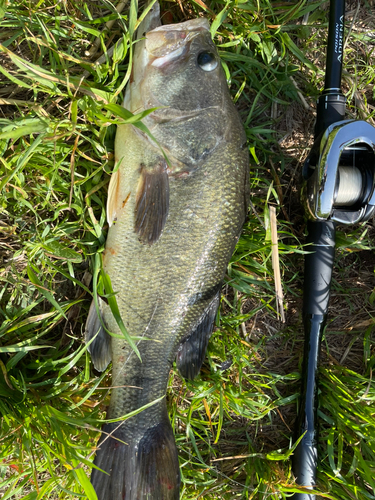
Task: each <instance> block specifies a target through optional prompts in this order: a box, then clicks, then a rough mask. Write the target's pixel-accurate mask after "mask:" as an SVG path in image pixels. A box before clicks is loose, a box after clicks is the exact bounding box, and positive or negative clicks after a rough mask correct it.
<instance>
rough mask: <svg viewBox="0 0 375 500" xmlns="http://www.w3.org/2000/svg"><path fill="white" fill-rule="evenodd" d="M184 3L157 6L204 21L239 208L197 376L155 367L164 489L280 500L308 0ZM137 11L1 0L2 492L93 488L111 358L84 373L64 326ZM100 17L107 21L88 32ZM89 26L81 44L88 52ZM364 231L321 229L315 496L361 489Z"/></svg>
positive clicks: (356, 79) (193, 495)
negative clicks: (275, 244)
mask: <svg viewBox="0 0 375 500" xmlns="http://www.w3.org/2000/svg"><path fill="white" fill-rule="evenodd" d="M370 3H371V2H369V4H368V3H366V2H365V3H364V5H363V6H361V8H360V9H359V10H357V4H353V5H351V4H349V5H348V20H347V28H350V26H351V25H352V29H351V37H350V40H349V41H348V44H347V46H346V56H345V61H346V66H345V72H344V82H343V87H344V91H345V92H346V93H347V96H348V112H349V115H350V116H354V117H361V118H363V117H365V118H366V119H369V121H370V122H371V120H372V118H373V114H374V109H375V108H374V99H373V81H374V76H375V72H374V69H373V67H374V64H373V62H374V60H373V50H372V48H371V45H369V41H370V40H372V37H373V33H374V29H375V26H374V22H373V19H372V17H371V14H370V12H371V11H370V10H369V9H370ZM183 6H184V13H182V11H181V9H180V6H179V4H178V3H177V2H172V1H170V2H164V3H163V8H164V9H165V10H167V11H169V12H170V14H169V15H170V17H171V18H172V19H173V22H178V21H180V20H182V19H185V17H187V18H191V17H195V16H197V15H201V14H202V13H205V15H207V16H208V17H209V18H210V20H211V21H212V26H213V27H212V32H213V35H214V38H215V42H216V43H217V45H218V47H219V51H220V55H221V57H222V60H223V64H224V68H225V71H226V74H227V78H228V82H229V84H230V88H231V92H232V95H233V98H234V100H235V101H236V104H237V107H238V109H239V111H240V113H241V116H242V119H243V121H244V123H245V126H246V133H247V137H248V144H249V150H250V153H251V169H252V176H251V183H252V185H251V190H252V191H251V192H252V198H251V199H252V205H253V208H252V209H251V210H250V212H249V217H248V219H247V222H246V224H245V226H244V230H243V234H242V236H241V238H240V240H239V243H238V246H237V249H236V252H235V254H234V256H233V258H232V260H231V262H230V265H229V267H228V273H227V279H226V285H225V288H224V289H223V294H222V301H221V307H220V311H219V314H218V318H217V321H216V329H215V332H214V334H213V337H212V339H211V341H210V345H209V352H208V357H207V360H206V362H205V365H204V367H203V370H202V373H201V375H200V376H199V377H198V378H197V379H196V380H195V381H193V382H189V383H187V382H185V381H183V380H181V378H180V377H179V375H178V372H177V371H176V370H173V371H172V373H171V377H170V380H169V387H168V393H167V397H168V405H169V410H170V416H171V419H172V421H173V424H174V429H175V434H176V440H177V444H178V448H179V457H180V464H181V473H182V478H183V486H182V495H181V497H182V498H183V499H184V500H188V499H198V498H204V499H232V498H244V499H250V498H254V499H259V500H261V499H278V498H287V496H288V494H290V493H291V492H292V491H295V486H294V479H293V476H292V473H291V470H290V457H291V454H292V452H293V450H292V443H291V436H292V434H293V432H292V431H293V424H294V420H295V417H296V411H297V401H298V392H299V384H300V381H299V372H300V367H301V362H302V347H303V334H302V330H301V312H300V311H301V304H302V301H301V289H302V268H303V256H302V251H303V250H302V245H301V242H303V230H304V221H303V214H302V209H301V206H300V203H299V198H298V189H299V175H298V174H299V172H300V171H301V167H302V161H303V159H304V158H305V157H306V154H307V151H308V148H309V146H311V142H312V131H313V121H314V112H313V110H314V99H315V97H316V96H317V95H318V92H319V90H320V89H321V88H322V85H323V79H324V53H323V49H324V47H325V37H326V28H327V4H326V3H323V2H302V1H300V2H287V3H271V2H268V1H267V0H258V2H252V1H232V0H228V1H227V2H226V3H224V2H219V1H214V0H213V1H211V2H206V3H203V2H200V1H199V2H198V1H196V2H194V1H192V2H190V3H188V2H183ZM204 11H206V12H204ZM141 13H142V8H139V13H138V14H137V2H136V1H134V0H132V1H131V2H130V8H129V7H126V8H125V9H124V10H123V12H122V13H121V14H118V13H117V12H116V11H115V8H114V5H112V4H111V3H110V2H108V1H105V0H100V1H97V2H87V3H86V2H82V1H81V0H77V1H72V0H68V1H66V2H62V3H56V2H52V1H51V0H46V1H44V0H40V1H39V2H34V3H31V2H26V1H20V2H17V3H15V2H9V3H8V4H7V5H6V4H5V2H4V1H0V44H1V45H0V75H1V76H0V128H1V132H0V150H1V156H0V190H1V194H0V203H1V206H0V259H1V260H0V317H1V326H0V339H1V344H0V368H1V370H0V413H1V420H0V422H1V425H0V492H1V494H2V498H3V500H6V499H17V500H20V499H23V500H36V499H41V498H48V499H57V498H64V499H77V498H88V499H90V500H91V499H95V493H94V492H93V490H92V487H91V485H90V483H89V480H88V477H89V469H90V462H91V460H92V458H93V453H94V451H95V443H96V439H97V437H98V435H99V429H100V427H101V420H102V419H103V418H104V417H105V408H106V405H107V404H108V401H109V395H108V390H107V387H109V386H110V383H111V380H110V371H108V372H107V373H104V374H103V375H101V376H100V377H98V374H97V373H96V372H95V371H94V370H93V369H92V366H91V362H90V359H89V356H88V354H87V352H86V347H85V345H84V342H83V327H84V323H85V319H86V316H87V312H88V307H89V304H90V300H91V292H90V290H91V284H90V278H91V274H93V273H96V272H97V270H98V267H97V261H96V260H95V255H96V254H97V253H100V252H102V250H103V247H104V243H105V237H106V232H107V226H106V220H105V201H106V192H107V187H108V182H109V178H110V172H111V170H112V168H113V166H114V160H113V139H114V133H115V128H116V123H117V122H118V121H119V117H118V116H117V115H116V114H114V113H113V110H115V109H116V108H115V107H113V105H114V104H120V103H121V96H122V95H123V89H124V85H125V83H126V81H127V79H128V78H129V67H128V62H129V53H130V51H131V40H132V38H133V34H134V30H135V29H136V26H137V22H138V21H137V19H138V18H139V15H140V14H141ZM110 20H117V22H116V24H115V25H114V27H113V28H112V29H111V30H109V31H108V32H103V31H102V30H103V27H104V25H105V23H106V22H108V21H110ZM303 20H304V21H303ZM302 21H303V22H302ZM97 37H100V44H99V47H98V52H97V54H96V55H91V56H88V55H87V54H89V53H90V52H89V51H90V50H91V51H93V46H94V43H95V40H96V39H97ZM111 48H113V57H112V56H111V51H110V49H111ZM91 54H92V52H91ZM99 57H101V60H100V63H95V61H96V60H97V59H98V58H99ZM305 105H307V107H306V106H305ZM268 204H273V205H276V206H277V209H278V223H279V251H280V254H281V266H282V269H281V271H282V279H283V288H284V292H285V294H286V309H287V310H286V314H287V322H286V325H282V324H281V323H280V322H279V321H278V319H277V316H276V302H275V292H274V288H273V285H274V283H273V271H272V262H271V241H270V229H269V212H268ZM366 228H367V229H366ZM373 236H374V235H373V229H372V228H371V226H370V225H368V226H364V227H360V228H358V227H357V228H350V229H345V230H344V229H342V231H341V232H340V233H339V235H338V246H339V249H338V252H337V258H336V267H335V273H334V286H333V291H332V301H331V309H330V323H329V325H328V328H327V332H326V335H325V339H324V342H323V345H322V367H321V378H320V380H321V397H320V410H319V411H320V423H321V431H320V441H319V453H320V457H321V462H320V465H319V474H318V482H319V484H318V490H319V491H320V492H321V494H322V496H323V497H325V498H333V499H340V500H342V499H344V500H349V499H352V498H353V499H358V500H365V499H366V500H367V499H371V498H375V484H374V480H373V471H374V468H375V425H374V421H375V420H374V410H373V400H374V394H375V385H374V382H373V380H372V367H373V364H374V359H375V358H374V354H373V325H374V321H373V301H374V294H373V293H372V291H373V289H374V285H373V271H374V260H373V258H372V257H371V254H372V252H373V250H374V244H373Z"/></svg>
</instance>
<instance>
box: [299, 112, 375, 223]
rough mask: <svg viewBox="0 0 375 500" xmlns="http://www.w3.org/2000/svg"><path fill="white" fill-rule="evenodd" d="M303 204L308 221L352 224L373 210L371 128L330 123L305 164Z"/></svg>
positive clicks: (374, 130)
mask: <svg viewBox="0 0 375 500" xmlns="http://www.w3.org/2000/svg"><path fill="white" fill-rule="evenodd" d="M303 176H304V188H303V190H304V194H305V196H304V201H305V205H306V210H307V214H308V216H309V218H310V219H312V220H320V221H323V220H331V221H335V222H340V223H343V224H355V223H356V222H360V221H365V220H367V219H368V218H369V217H370V216H371V215H372V213H373V212H374V210H375V128H374V127H373V126H372V125H370V124H369V123H367V122H364V121H354V120H347V121H341V122H337V123H334V124H333V125H331V126H329V127H328V128H327V129H326V131H325V132H324V134H323V136H322V138H321V140H320V142H319V144H318V146H315V147H313V149H312V151H311V153H310V155H309V157H308V159H307V160H306V162H305V165H304V170H303Z"/></svg>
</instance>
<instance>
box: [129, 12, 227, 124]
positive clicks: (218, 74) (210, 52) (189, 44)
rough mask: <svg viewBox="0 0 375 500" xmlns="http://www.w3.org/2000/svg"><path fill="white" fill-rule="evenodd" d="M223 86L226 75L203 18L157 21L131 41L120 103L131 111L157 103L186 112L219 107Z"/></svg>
mask: <svg viewBox="0 0 375 500" xmlns="http://www.w3.org/2000/svg"><path fill="white" fill-rule="evenodd" d="M224 89H227V83H226V78H225V75H224V72H223V69H222V67H221V63H220V58H219V55H218V53H217V49H216V47H215V45H214V44H213V42H212V39H211V34H210V31H209V23H208V21H207V19H205V18H198V19H192V20H190V21H186V22H183V23H179V24H170V25H164V26H158V27H156V28H154V29H152V30H151V31H149V32H148V33H146V34H145V38H144V39H143V40H141V41H140V42H138V43H137V46H136V49H135V54H134V63H133V68H132V77H131V81H130V84H129V86H128V90H127V93H126V97H125V102H124V106H125V107H127V108H128V109H130V110H131V111H132V112H139V111H142V110H144V109H149V108H151V107H163V106H164V107H165V106H167V107H169V108H170V109H174V110H180V111H188V112H189V111H196V110H200V109H205V108H209V107H220V106H221V105H222V100H223V90H224ZM227 92H228V91H227V90H225V91H224V93H227ZM164 114H165V113H164Z"/></svg>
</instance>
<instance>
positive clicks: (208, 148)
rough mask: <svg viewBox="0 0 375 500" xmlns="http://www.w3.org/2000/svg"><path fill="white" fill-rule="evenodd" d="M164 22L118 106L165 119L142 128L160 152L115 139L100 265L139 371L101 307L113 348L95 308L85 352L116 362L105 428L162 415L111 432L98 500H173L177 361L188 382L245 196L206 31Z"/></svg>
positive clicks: (102, 364) (238, 146) (99, 362)
mask: <svg viewBox="0 0 375 500" xmlns="http://www.w3.org/2000/svg"><path fill="white" fill-rule="evenodd" d="M158 13H159V11H158V5H157V4H155V6H154V7H153V11H152V12H151V13H150V15H149V16H148V18H146V21H147V22H148V27H151V28H153V29H151V31H149V32H148V33H147V35H146V38H145V39H143V40H142V41H140V42H138V43H137V45H136V50H135V54H134V62H133V70H132V77H131V81H130V83H129V85H128V88H127V91H126V97H125V101H124V107H126V108H127V109H129V110H130V111H132V112H133V113H139V112H141V111H144V110H146V109H150V108H154V107H158V108H159V109H157V110H156V111H154V112H152V113H151V114H149V115H148V116H147V117H146V118H145V119H144V120H143V123H144V124H145V125H146V126H147V127H148V129H149V130H150V132H151V134H152V136H153V138H154V139H150V138H149V137H148V136H147V135H146V134H145V133H143V132H141V131H140V130H139V129H137V128H136V127H134V126H132V125H120V126H119V127H118V130H117V135H116V142H115V156H116V163H117V162H119V168H118V169H117V171H116V172H115V173H114V174H113V175H112V178H111V183H110V186H109V192H108V206H107V212H108V221H109V224H110V229H109V232H108V238H107V243H106V249H105V253H104V257H103V265H104V269H105V271H106V272H107V273H108V275H109V277H110V279H111V283H112V288H113V290H114V291H115V292H117V294H116V299H117V303H118V307H119V310H120V314H121V318H122V320H123V322H124V324H125V327H126V329H127V331H128V333H129V334H130V335H132V336H134V337H136V341H135V342H136V344H137V347H138V349H139V352H140V356H141V359H142V361H140V360H139V358H138V357H137V355H136V354H135V352H134V351H133V350H132V349H131V347H130V346H129V345H128V343H127V342H126V340H125V339H124V338H121V331H120V329H119V327H118V325H117V322H116V320H115V318H114V317H113V315H112V313H111V311H110V308H109V306H108V305H106V304H105V303H104V302H101V304H100V309H101V315H102V321H103V322H104V324H105V325H106V327H107V328H108V330H109V331H110V332H113V333H115V334H117V336H116V337H111V336H109V335H108V333H106V332H105V330H104V329H103V328H102V327H101V323H100V321H99V319H98V317H97V313H96V310H95V308H94V307H93V306H92V307H91V309H90V313H89V317H88V320H87V326H86V339H87V341H88V340H90V339H91V338H92V337H93V336H95V335H96V334H97V335H96V337H95V339H94V341H93V342H92V344H91V345H90V346H89V350H90V353H91V356H92V359H93V363H94V366H95V367H96V368H97V369H99V370H104V369H105V368H106V366H107V365H108V363H109V361H110V360H112V386H113V387H117V388H114V389H112V393H111V401H110V406H109V410H108V414H107V418H109V419H114V418H118V417H121V416H124V415H126V414H128V413H130V412H133V411H135V410H137V409H139V408H141V407H143V406H145V405H147V404H149V403H152V402H154V401H157V400H158V402H157V403H155V404H153V405H152V406H150V407H149V408H147V409H146V410H143V411H142V412H140V413H138V414H137V415H136V416H134V417H131V418H129V419H127V420H125V421H123V422H118V423H112V424H106V425H105V426H104V428H103V433H102V437H101V439H100V441H99V444H98V451H97V455H96V458H95V462H94V463H95V465H96V466H97V467H99V468H100V469H102V470H103V471H105V472H107V474H104V473H103V472H100V471H98V470H97V469H93V473H92V478H91V481H92V484H93V485H94V488H95V490H96V492H97V495H98V499H99V500H123V499H125V500H144V499H152V500H172V499H173V500H174V499H178V498H179V488H180V476H179V466H178V456H177V449H176V445H175V441H174V437H173V432H172V428H171V425H170V422H169V419H168V413H167V407H166V401H165V394H166V388H167V383H168V376H169V372H170V369H171V366H172V364H173V362H174V361H175V360H176V362H177V367H178V369H179V371H180V373H181V374H182V375H183V376H184V377H185V378H190V379H191V378H194V377H195V376H196V375H197V374H198V373H199V370H200V368H201V365H202V363H203V360H204V356H205V352H206V348H207V344H208V340H209V337H210V335H211V332H212V328H213V324H214V319H215V316H216V312H217V308H218V305H219V299H220V291H221V286H222V282H223V278H224V274H225V271H226V268H227V265H228V262H229V259H230V257H231V255H232V253H233V250H234V248H235V244H236V242H237V240H238V237H239V235H240V232H241V228H242V225H243V222H244V219H245V215H246V210H247V202H248V196H249V193H248V185H249V181H248V175H249V161H248V152H247V148H246V137H245V134H244V130H243V126H242V124H241V122H240V119H239V116H238V114H237V111H236V109H235V107H234V105H233V103H232V101H231V98H230V95H229V91H228V87H227V82H226V78H225V75H224V72H223V70H222V68H221V64H220V60H219V56H218V54H217V50H216V48H215V46H214V44H213V43H212V40H211V35H210V32H209V25H208V22H207V21H206V20H205V19H203V18H199V19H194V20H192V21H187V22H185V23H180V24H176V25H167V26H158V24H159V23H158ZM146 21H145V22H144V24H143V25H141V28H140V30H142V27H144V26H145V25H146ZM138 33H139V32H138ZM142 35H143V33H142V31H141V36H142ZM161 148H162V150H163V151H164V154H163V152H162V150H161ZM166 158H167V160H166ZM98 332H99V333H98ZM108 434H110V436H109V435H108Z"/></svg>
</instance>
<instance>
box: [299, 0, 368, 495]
mask: <svg viewBox="0 0 375 500" xmlns="http://www.w3.org/2000/svg"><path fill="white" fill-rule="evenodd" d="M344 19H345V0H331V2H330V14H329V25H328V44H327V57H326V74H325V85H324V90H323V92H322V94H321V95H320V97H319V98H318V101H317V120H316V125H315V132H314V135H315V142H314V145H313V147H312V149H311V152H310V154H309V156H308V158H307V160H306V162H305V164H304V167H303V172H302V175H303V190H302V198H303V202H304V207H305V212H306V215H307V219H308V222H307V231H308V236H307V239H306V242H307V243H308V244H309V246H308V247H307V250H308V251H309V253H307V254H306V255H305V269H304V290H303V311H302V316H303V324H304V330H305V344H304V358H303V367H302V387H301V398H300V409H299V415H298V418H297V424H296V433H295V438H296V439H298V438H299V437H300V436H302V435H303V437H302V439H301V441H300V442H299V444H298V445H297V447H296V450H295V452H294V455H293V463H292V468H293V472H294V475H295V477H296V483H297V484H298V485H300V486H304V487H305V488H306V489H308V490H312V489H314V488H315V486H316V471H317V464H318V448H317V443H318V427H317V409H318V365H319V351H320V344H321V339H322V335H323V330H324V327H325V325H326V321H327V311H328V303H329V296H330V286H331V279H332V269H333V264H334V254H335V233H336V225H337V223H341V224H355V223H358V222H363V221H366V220H367V219H368V218H369V217H370V216H371V215H372V214H373V213H374V207H375V189H374V188H375V181H374V179H375V156H374V151H375V128H374V127H372V126H371V125H370V124H369V123H367V122H365V121H362V120H345V97H344V95H343V93H342V91H341V75H342V62H343V47H344ZM292 498H293V500H315V498H316V496H315V494H312V493H311V494H310V493H295V494H294V495H293V497H292Z"/></svg>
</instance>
